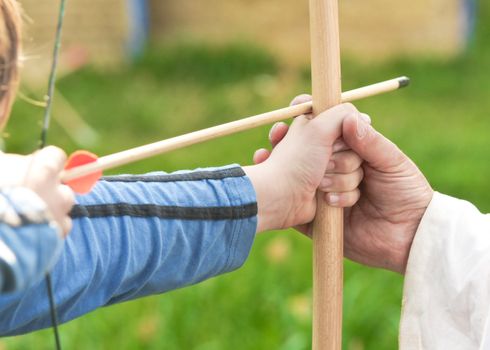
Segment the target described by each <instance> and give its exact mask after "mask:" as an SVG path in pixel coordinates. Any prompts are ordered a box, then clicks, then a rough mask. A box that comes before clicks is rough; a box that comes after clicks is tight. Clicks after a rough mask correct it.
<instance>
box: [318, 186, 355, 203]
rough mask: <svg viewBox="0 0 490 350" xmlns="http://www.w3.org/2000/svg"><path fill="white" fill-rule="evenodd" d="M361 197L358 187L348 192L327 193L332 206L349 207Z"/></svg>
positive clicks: (326, 195) (326, 197)
mask: <svg viewBox="0 0 490 350" xmlns="http://www.w3.org/2000/svg"><path fill="white" fill-rule="evenodd" d="M360 197H361V191H359V189H358V188H356V189H355V190H353V191H348V192H340V193H337V192H332V193H325V200H326V202H327V203H328V205H330V206H331V207H338V208H348V207H352V206H354V205H355V204H356V203H357V201H358V200H359V198H360Z"/></svg>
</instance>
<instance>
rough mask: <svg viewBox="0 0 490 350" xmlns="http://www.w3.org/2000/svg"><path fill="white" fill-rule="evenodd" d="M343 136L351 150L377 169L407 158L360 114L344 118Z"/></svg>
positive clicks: (385, 167)
mask: <svg viewBox="0 0 490 350" xmlns="http://www.w3.org/2000/svg"><path fill="white" fill-rule="evenodd" d="M343 138H344V141H345V143H346V144H347V145H348V146H349V147H350V148H351V149H352V150H353V151H355V152H356V153H357V154H358V155H359V156H360V157H361V158H362V159H364V160H365V161H366V162H368V163H369V165H370V166H372V167H373V168H376V169H378V170H383V169H388V168H391V167H394V166H398V165H400V164H401V163H403V162H404V161H405V160H407V159H408V158H407V156H406V155H405V154H404V153H403V152H402V151H401V150H400V149H399V148H398V147H397V146H396V145H395V144H394V143H393V142H391V141H390V140H388V139H387V138H386V137H384V136H383V135H382V134H380V133H379V132H377V131H376V130H375V129H374V128H373V127H372V126H371V125H370V124H369V123H368V122H367V121H366V120H364V118H362V117H361V116H360V115H357V116H356V115H349V116H347V117H346V118H345V120H344V124H343Z"/></svg>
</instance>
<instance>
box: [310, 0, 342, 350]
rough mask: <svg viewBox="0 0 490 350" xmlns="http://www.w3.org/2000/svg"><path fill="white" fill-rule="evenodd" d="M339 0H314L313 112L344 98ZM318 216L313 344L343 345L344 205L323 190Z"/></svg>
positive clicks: (326, 348)
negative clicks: (332, 203) (328, 199)
mask: <svg viewBox="0 0 490 350" xmlns="http://www.w3.org/2000/svg"><path fill="white" fill-rule="evenodd" d="M338 12H339V11H338V0H310V36H311V72H312V84H313V89H312V91H313V115H318V114H319V113H321V112H323V111H325V110H327V109H329V108H331V107H333V106H335V105H337V104H339V103H340V102H341V91H342V90H341V71H340V39H339V13H338ZM316 213H317V214H316V217H315V220H314V222H313V322H312V323H313V325H312V326H313V330H312V344H313V350H340V349H341V348H342V292H343V272H344V271H343V258H344V251H343V250H344V247H343V243H344V242H343V231H344V227H343V210H342V209H341V208H333V207H329V206H328V205H327V203H326V202H325V200H324V198H323V196H322V195H321V194H318V195H317V211H316Z"/></svg>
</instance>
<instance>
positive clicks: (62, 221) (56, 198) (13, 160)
mask: <svg viewBox="0 0 490 350" xmlns="http://www.w3.org/2000/svg"><path fill="white" fill-rule="evenodd" d="M65 161H66V155H65V153H64V152H63V151H62V150H61V149H59V148H57V147H53V146H49V147H46V148H44V149H42V150H39V151H37V152H34V153H33V154H31V155H28V156H22V155H17V154H2V155H0V168H1V169H3V170H2V171H1V172H0V186H2V187H8V186H24V187H27V188H29V189H31V190H32V191H34V192H35V193H36V194H37V195H38V196H39V197H40V198H41V199H42V200H43V201H44V202H45V203H46V206H47V208H48V210H49V213H50V214H51V215H52V218H53V219H54V220H55V221H56V223H57V224H58V225H59V226H60V228H61V230H62V232H63V234H64V235H66V234H68V232H69V231H70V230H71V225H72V223H71V219H70V217H69V215H68V213H69V212H70V210H71V208H72V206H73V204H74V201H75V199H74V195H73V192H72V190H71V189H70V188H69V187H68V186H66V185H63V184H62V183H61V182H60V177H59V176H60V172H61V171H62V170H63V166H64V164H65Z"/></svg>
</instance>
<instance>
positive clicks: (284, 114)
mask: <svg viewBox="0 0 490 350" xmlns="http://www.w3.org/2000/svg"><path fill="white" fill-rule="evenodd" d="M407 80H408V78H405V77H401V78H396V79H391V80H387V81H384V82H381V83H377V84H373V85H369V86H365V87H362V88H359V89H355V90H351V91H347V92H345V93H343V94H342V102H353V101H355V100H359V99H362V98H366V97H370V96H374V95H378V94H381V93H385V92H389V91H394V90H397V89H399V88H400V87H403V86H404V85H405V84H404V83H403V81H407ZM311 111H312V102H305V103H302V104H299V105H296V106H291V107H286V108H282V109H278V110H275V111H272V112H267V113H262V114H258V115H255V116H252V117H248V118H244V119H240V120H236V121H233V122H229V123H226V124H222V125H217V126H213V127H210V128H207V129H203V130H199V131H194V132H191V133H188V134H184V135H180V136H176V137H172V138H170V139H166V140H163V141H158V142H154V143H150V144H147V145H143V146H139V147H136V148H132V149H128V150H125V151H121V152H117V153H113V154H110V155H107V156H104V157H100V158H99V159H97V161H95V162H93V163H89V164H86V165H82V166H79V167H76V168H73V169H70V170H65V171H64V172H63V173H62V174H61V180H62V181H63V182H67V181H71V180H74V179H77V178H79V177H82V176H85V175H88V174H92V173H94V172H97V171H101V170H107V169H112V168H115V167H118V166H121V165H124V164H129V163H132V162H136V161H138V160H142V159H146V158H149V157H153V156H155V155H158V154H163V153H166V152H170V151H174V150H177V149H180V148H184V147H187V146H190V145H194V144H196V143H200V142H204V141H208V140H212V139H215V138H218V137H221V136H226V135H231V134H235V133H237V132H240V131H245V130H249V129H252V128H256V127H258V126H263V125H267V124H271V123H275V122H278V121H281V120H286V119H290V118H294V117H297V116H298V115H302V114H307V113H311Z"/></svg>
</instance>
